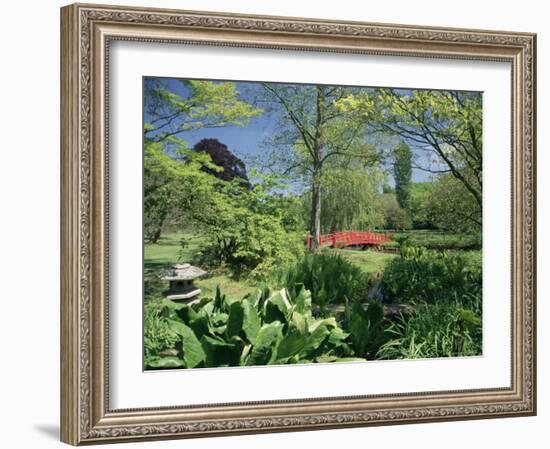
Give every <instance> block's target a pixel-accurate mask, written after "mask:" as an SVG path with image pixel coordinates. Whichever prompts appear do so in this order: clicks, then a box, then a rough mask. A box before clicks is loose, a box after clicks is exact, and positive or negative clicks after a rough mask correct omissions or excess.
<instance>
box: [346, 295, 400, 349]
mask: <svg viewBox="0 0 550 449" xmlns="http://www.w3.org/2000/svg"><path fill="white" fill-rule="evenodd" d="M342 327H343V328H344V329H345V330H346V331H347V332H349V334H350V342H351V346H352V347H353V350H354V352H355V354H356V355H358V356H360V357H364V358H366V359H373V358H375V355H376V353H377V352H378V350H379V349H380V347H381V346H382V345H384V344H386V343H387V342H388V340H389V339H390V338H391V335H390V333H389V332H388V331H387V328H386V327H387V326H386V323H385V321H384V306H383V305H382V304H380V303H379V302H370V303H369V304H368V306H367V307H366V309H365V307H364V305H363V304H362V303H360V302H355V303H353V304H351V305H350V304H349V303H348V302H346V312H345V318H344V322H343V324H342Z"/></svg>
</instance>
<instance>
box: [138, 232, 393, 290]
mask: <svg viewBox="0 0 550 449" xmlns="http://www.w3.org/2000/svg"><path fill="white" fill-rule="evenodd" d="M182 239H184V240H186V241H187V245H186V246H185V247H183V248H182V246H181V241H182ZM199 244H200V240H198V239H197V238H192V236H191V234H185V233H174V234H164V235H163V236H162V237H161V238H160V240H159V241H158V242H157V243H156V244H154V245H152V244H148V243H146V244H145V245H144V269H145V276H146V281H147V278H149V279H151V276H155V274H157V273H159V272H160V271H161V270H163V269H166V268H168V267H170V266H171V265H173V264H175V263H185V262H192V261H193V253H194V252H195V251H196V250H197V248H198V247H199ZM337 251H339V252H340V253H341V254H342V255H343V256H344V257H345V258H347V259H348V260H350V261H351V262H353V263H354V264H356V265H357V266H359V267H360V268H361V269H362V270H363V271H364V272H365V273H367V274H369V275H375V274H377V273H381V272H382V271H383V270H384V268H385V267H386V265H387V264H388V263H389V262H390V261H391V260H392V259H393V258H394V257H396V256H395V255H394V254H386V253H381V252H377V251H358V250H350V249H339V250H337ZM195 285H196V286H197V287H199V288H200V289H201V290H202V294H203V295H206V296H211V295H213V294H214V293H215V291H216V287H217V286H219V288H220V290H221V291H222V292H223V293H224V294H226V295H227V296H228V297H231V298H242V297H243V296H245V295H246V294H247V293H250V292H252V291H254V290H255V288H256V287H255V286H254V285H252V284H248V283H247V282H245V281H237V280H234V279H232V278H230V277H229V276H228V275H227V274H223V273H211V274H210V275H206V276H205V277H203V278H201V279H198V280H196V281H195ZM167 287H168V283H166V286H165V288H167Z"/></svg>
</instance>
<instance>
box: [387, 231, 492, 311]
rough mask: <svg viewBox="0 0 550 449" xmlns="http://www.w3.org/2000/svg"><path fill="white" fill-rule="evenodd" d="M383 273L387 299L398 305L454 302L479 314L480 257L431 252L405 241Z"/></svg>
mask: <svg viewBox="0 0 550 449" xmlns="http://www.w3.org/2000/svg"><path fill="white" fill-rule="evenodd" d="M400 252H401V257H398V258H396V259H394V260H393V261H392V262H391V263H390V265H389V266H388V268H386V270H385V271H384V275H383V278H382V287H383V291H384V294H385V296H386V297H387V298H391V301H392V302H399V303H421V302H424V303H427V304H437V303H438V302H442V301H456V302H458V303H459V304H461V305H462V306H464V307H468V308H471V309H472V310H474V311H476V312H479V313H480V312H481V285H482V282H481V276H482V270H481V254H480V253H475V252H472V253H470V254H469V255H467V254H463V253H449V252H438V251H430V250H427V249H426V248H424V247H419V246H414V245H413V244H411V243H410V241H407V240H405V241H404V242H402V243H401V247H400Z"/></svg>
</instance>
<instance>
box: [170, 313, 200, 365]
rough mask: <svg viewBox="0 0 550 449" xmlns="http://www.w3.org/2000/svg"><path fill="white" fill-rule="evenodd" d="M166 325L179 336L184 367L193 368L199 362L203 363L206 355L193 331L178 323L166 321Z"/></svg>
mask: <svg viewBox="0 0 550 449" xmlns="http://www.w3.org/2000/svg"><path fill="white" fill-rule="evenodd" d="M168 324H169V326H170V328H171V329H172V330H173V331H174V332H176V333H177V334H178V335H180V336H181V341H182V346H183V361H184V362H185V366H187V368H195V367H196V366H197V365H199V364H200V363H201V362H204V361H205V360H206V354H205V353H204V350H203V348H202V345H201V342H200V341H199V339H198V338H197V336H196V335H195V333H194V332H193V330H192V329H191V328H190V327H189V326H187V325H186V324H184V323H182V322H180V321H175V320H168Z"/></svg>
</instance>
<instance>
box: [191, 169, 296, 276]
mask: <svg viewBox="0 0 550 449" xmlns="http://www.w3.org/2000/svg"><path fill="white" fill-rule="evenodd" d="M277 186H278V184H277V183H276V182H274V181H273V180H271V179H269V178H266V177H264V179H263V182H262V183H257V184H254V186H253V188H251V189H250V190H248V189H246V188H243V187H242V186H241V185H239V184H238V183H236V182H235V181H233V182H230V183H225V184H224V185H223V186H221V187H220V190H219V191H217V192H215V193H214V194H212V195H211V196H210V198H209V199H208V200H205V201H203V203H202V204H201V206H202V207H201V208H200V209H199V210H198V211H197V212H195V214H194V219H195V221H196V224H197V226H196V229H197V232H198V233H199V234H200V235H201V237H203V239H202V242H203V243H202V245H201V248H200V251H199V254H198V262H199V263H200V264H201V265H204V266H210V267H220V266H224V267H227V268H229V269H230V271H231V272H232V273H233V274H234V275H236V276H240V275H241V274H245V275H247V276H249V277H253V278H256V279H264V278H266V277H267V276H268V275H270V274H271V273H272V272H273V270H274V269H275V268H276V267H278V266H281V265H284V264H290V263H293V262H295V261H296V259H297V258H298V257H299V256H300V255H301V254H302V253H303V252H304V233H305V231H304V229H303V223H301V222H300V221H299V220H297V219H296V217H295V214H294V213H293V212H292V211H293V207H295V206H296V204H297V202H298V200H297V198H295V197H293V196H283V195H277V194H273V193H272V191H273V189H275V188H276V187H277Z"/></svg>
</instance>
